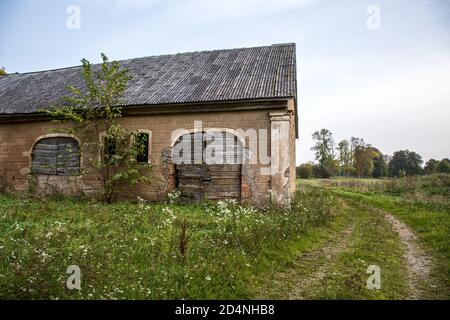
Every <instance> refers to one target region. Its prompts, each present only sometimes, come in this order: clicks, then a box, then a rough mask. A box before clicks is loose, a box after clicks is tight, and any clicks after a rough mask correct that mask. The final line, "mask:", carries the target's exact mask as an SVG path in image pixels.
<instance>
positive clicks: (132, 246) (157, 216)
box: [0, 190, 333, 299]
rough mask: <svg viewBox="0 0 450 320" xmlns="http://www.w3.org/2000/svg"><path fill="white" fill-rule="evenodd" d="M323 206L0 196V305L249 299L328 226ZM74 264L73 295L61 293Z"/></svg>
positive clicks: (321, 202) (324, 201) (320, 198)
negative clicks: (310, 234) (314, 232)
mask: <svg viewBox="0 0 450 320" xmlns="http://www.w3.org/2000/svg"><path fill="white" fill-rule="evenodd" d="M332 208H333V198H332V197H331V196H330V195H329V194H328V193H327V192H326V191H320V190H306V191H303V192H299V193H298V194H297V196H296V199H295V200H294V205H293V207H292V209H291V210H276V209H267V210H255V209H253V208H249V207H241V206H238V205H235V204H233V203H230V202H219V203H216V204H213V203H205V204H201V205H176V204H167V205H150V204H145V203H141V204H132V203H122V204H115V205H104V204H100V203H95V202H88V201H80V200H45V201H43V200H42V199H40V200H32V199H20V198H15V197H11V196H5V195H3V196H0V297H1V298H32V299H67V298H68V299H82V298H83V299H116V298H117V299H124V298H131V299H182V298H186V299H219V298H221V299H228V298H251V297H252V296H253V291H252V290H253V286H254V284H255V283H258V282H259V281H261V279H264V278H265V276H266V275H267V274H269V273H273V272H276V271H277V270H278V269H281V268H283V266H284V265H285V264H286V262H287V261H290V260H292V259H293V258H294V257H295V256H296V255H297V253H298V251H299V247H301V246H302V245H303V244H302V243H303V242H304V241H307V239H306V238H307V237H305V239H303V238H302V235H303V234H306V232H307V231H308V230H311V229H314V228H316V227H318V226H320V225H326V224H327V223H328V222H329V220H330V219H331V215H332ZM70 265H78V266H79V267H80V269H81V273H82V289H81V290H79V291H78V290H68V289H67V288H66V280H67V277H68V274H66V270H67V267H68V266H70Z"/></svg>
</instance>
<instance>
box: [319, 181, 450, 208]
mask: <svg viewBox="0 0 450 320" xmlns="http://www.w3.org/2000/svg"><path fill="white" fill-rule="evenodd" d="M320 185H322V186H326V187H334V188H344V189H350V190H353V191H358V192H363V193H370V192H375V193H385V194H389V195H395V196H402V197H404V198H407V199H410V200H414V201H421V202H429V203H440V204H446V205H449V204H450V175H449V174H434V175H428V176H414V177H404V178H386V179H351V178H348V179H347V178H344V179H333V180H320Z"/></svg>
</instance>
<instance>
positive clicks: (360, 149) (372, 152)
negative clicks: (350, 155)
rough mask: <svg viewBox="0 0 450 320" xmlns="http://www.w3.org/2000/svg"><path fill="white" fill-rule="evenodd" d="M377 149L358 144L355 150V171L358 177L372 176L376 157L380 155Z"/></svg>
mask: <svg viewBox="0 0 450 320" xmlns="http://www.w3.org/2000/svg"><path fill="white" fill-rule="evenodd" d="M379 156H380V153H379V151H378V150H377V149H375V148H372V147H371V146H370V145H368V146H362V145H361V146H356V148H355V152H354V166H355V173H356V175H357V176H358V177H371V176H372V174H373V169H374V159H375V158H377V157H379Z"/></svg>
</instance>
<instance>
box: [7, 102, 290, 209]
mask: <svg viewBox="0 0 450 320" xmlns="http://www.w3.org/2000/svg"><path fill="white" fill-rule="evenodd" d="M286 111H287V108H286ZM291 119H292V121H293V118H292V117H291ZM198 120H201V121H202V122H203V127H204V128H231V129H248V128H254V129H257V130H258V129H266V130H268V133H269V136H268V139H270V127H271V123H270V117H269V110H250V111H227V112H223V111H221V112H198V113H179V114H152V115H139V116H125V117H123V118H122V119H121V122H122V124H123V125H124V126H126V127H127V128H129V129H132V130H142V129H144V130H149V131H151V132H152V139H151V164H152V166H153V170H152V171H153V173H154V183H152V184H150V185H140V186H136V187H133V188H127V190H125V191H126V192H125V193H128V195H130V196H133V197H136V196H137V195H139V196H141V197H143V198H145V199H148V200H153V201H157V200H160V199H161V197H163V196H164V195H165V194H166V193H167V192H169V191H170V190H172V189H173V187H174V184H175V181H173V172H172V171H173V170H174V168H173V166H172V165H171V164H170V162H168V161H167V159H168V158H170V144H171V135H172V132H173V131H174V130H177V129H180V128H184V129H188V130H189V129H192V128H193V127H194V121H198ZM52 128H55V125H54V124H51V123H49V122H47V121H34V122H23V123H1V122H0V185H1V184H3V185H5V184H6V186H7V187H8V189H9V190H14V191H18V192H23V191H27V190H29V189H30V188H35V187H36V186H37V187H38V188H39V189H42V188H44V186H45V187H46V188H47V189H52V190H53V191H54V192H62V193H65V194H80V193H85V194H92V193H95V192H97V191H98V190H100V189H101V183H100V179H99V178H98V177H97V176H95V175H93V174H91V175H88V176H84V177H83V178H79V177H71V178H70V179H65V177H56V176H53V177H47V176H38V177H37V181H32V180H31V179H30V175H29V173H30V161H31V157H30V151H31V149H32V145H33V143H34V142H35V140H36V139H37V137H39V136H41V135H45V134H48V133H50V132H51V129H52ZM289 134H290V139H289V144H291V145H292V147H291V148H290V156H295V149H294V145H295V144H293V143H292V136H291V135H292V134H295V132H294V131H293V130H290V133H289ZM293 139H295V136H294V138H293ZM264 142H265V143H267V144H270V143H269V141H264ZM290 161H291V166H292V165H293V167H291V170H290V174H291V177H292V174H293V175H294V176H295V158H293V160H292V159H291V160H290ZM261 167H262V166H261V165H259V164H254V165H244V166H243V179H242V202H243V203H252V204H256V205H258V204H263V203H265V202H266V201H267V200H268V191H269V190H270V189H271V188H272V186H271V184H272V181H271V176H268V175H261V174H260V168H261ZM291 179H292V178H290V180H291ZM34 180H36V179H34ZM294 180H295V179H294ZM49 183H50V185H49ZM290 184H291V190H293V187H292V186H294V187H295V181H294V182H293V181H290ZM49 186H50V188H49Z"/></svg>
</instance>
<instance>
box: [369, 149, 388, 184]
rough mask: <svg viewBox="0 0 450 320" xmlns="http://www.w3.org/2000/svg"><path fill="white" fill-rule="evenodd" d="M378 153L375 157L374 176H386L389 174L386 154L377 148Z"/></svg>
mask: <svg viewBox="0 0 450 320" xmlns="http://www.w3.org/2000/svg"><path fill="white" fill-rule="evenodd" d="M377 153H378V154H377V155H376V156H375V157H374V159H373V174H372V176H373V177H374V178H380V177H386V176H387V174H388V164H387V162H386V159H385V156H384V155H383V154H382V153H381V152H380V151H379V150H377Z"/></svg>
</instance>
